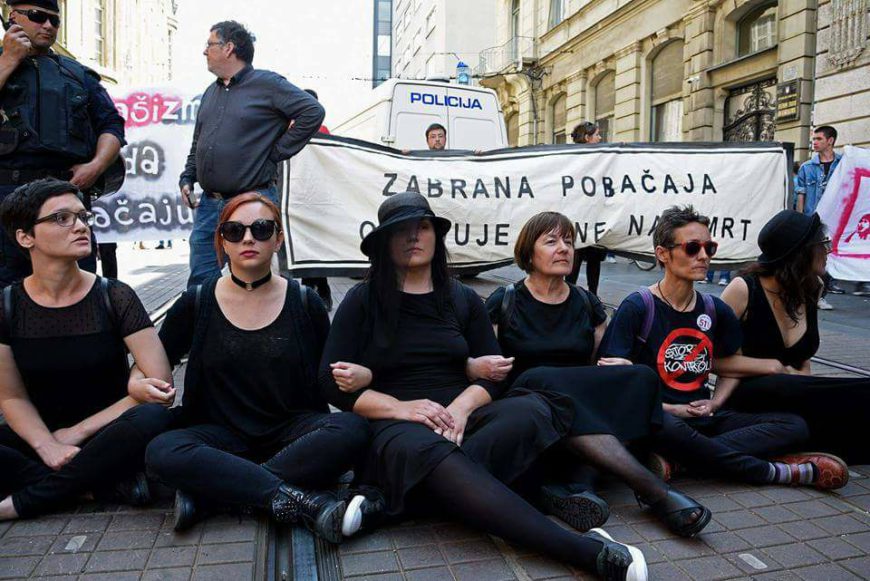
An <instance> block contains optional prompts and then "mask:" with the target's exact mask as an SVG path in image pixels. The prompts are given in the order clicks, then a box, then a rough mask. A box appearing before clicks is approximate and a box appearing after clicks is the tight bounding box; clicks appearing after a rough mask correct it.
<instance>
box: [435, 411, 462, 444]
mask: <svg viewBox="0 0 870 581" xmlns="http://www.w3.org/2000/svg"><path fill="white" fill-rule="evenodd" d="M447 411H448V412H450V415H452V416H453V428H452V429H450V430H447V431H442V430H440V429H439V430H435V433H436V434H440V435H442V436H444V437H445V438H447V439H448V440H450V441H451V442H453V443H454V444H456V445H457V446H461V445H462V440H463V438H464V437H465V426H466V424H468V416H470V415H471V412H469V411H467V410H466V409H465V408H464V407H461V406H458V405H456V404H455V403H452V404H450V405H449V406H447Z"/></svg>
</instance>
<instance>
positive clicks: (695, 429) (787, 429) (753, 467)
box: [654, 410, 809, 484]
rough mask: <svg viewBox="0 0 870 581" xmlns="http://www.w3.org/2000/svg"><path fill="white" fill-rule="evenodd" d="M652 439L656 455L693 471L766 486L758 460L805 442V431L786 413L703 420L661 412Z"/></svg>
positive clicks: (764, 464)
mask: <svg viewBox="0 0 870 581" xmlns="http://www.w3.org/2000/svg"><path fill="white" fill-rule="evenodd" d="M654 438H655V440H654V443H655V448H656V451H658V452H661V453H662V454H663V455H664V456H665V457H667V458H668V459H671V460H676V461H677V462H679V463H681V464H683V465H685V466H687V467H690V468H692V469H693V470H696V471H698V472H702V473H706V474H708V475H711V476H719V477H726V478H733V479H737V480H742V481H744V482H749V483H752V484H766V483H769V482H770V463H769V462H768V461H767V460H764V459H763V458H767V457H770V456H773V455H776V454H781V453H783V452H788V451H791V450H793V449H794V448H795V447H796V446H798V445H800V444H801V443H803V442H805V441H806V440H807V439H808V438H809V428H807V423H806V422H805V421H804V420H803V419H801V418H800V416H797V415H794V414H787V413H763V414H746V413H740V412H735V411H730V410H719V411H717V412H716V413H715V414H714V415H713V416H711V417H706V418H678V417H676V416H673V415H671V414H669V413H665V415H664V424H663V425H662V429H661V431H660V432H658V433H657V434H656V435H655V436H654Z"/></svg>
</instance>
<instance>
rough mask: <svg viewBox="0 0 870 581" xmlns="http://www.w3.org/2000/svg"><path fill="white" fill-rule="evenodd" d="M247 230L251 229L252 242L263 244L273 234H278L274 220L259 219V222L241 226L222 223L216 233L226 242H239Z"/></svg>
mask: <svg viewBox="0 0 870 581" xmlns="http://www.w3.org/2000/svg"><path fill="white" fill-rule="evenodd" d="M248 228H250V229H251V236H253V237H254V240H259V241H260V242H265V241H266V240H268V239H269V238H271V237H272V235H273V234H274V233H275V232H279V231H280V230H278V224H277V223H276V222H275V220H266V219H263V218H260V219H259V220H254V221H253V222H251V223H250V224H242V223H241V222H234V221H232V222H224V223H223V224H221V225H220V228H219V229H218V231H219V232H220V234H221V237H222V238H223V239H224V240H226V241H227V242H241V241H242V238H244V237H245V230H247V229H248Z"/></svg>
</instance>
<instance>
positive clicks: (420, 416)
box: [353, 389, 453, 433]
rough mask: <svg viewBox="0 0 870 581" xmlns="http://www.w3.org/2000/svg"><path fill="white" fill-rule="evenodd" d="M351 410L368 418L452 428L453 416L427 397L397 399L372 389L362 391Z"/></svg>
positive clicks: (431, 427) (434, 428)
mask: <svg viewBox="0 0 870 581" xmlns="http://www.w3.org/2000/svg"><path fill="white" fill-rule="evenodd" d="M353 411H354V413H357V414H359V415H361V416H362V417H364V418H368V419H370V420H404V421H407V422H417V423H420V424H423V425H425V426H426V427H428V428H429V429H431V430H441V431H442V432H444V431H447V430H449V429H452V428H453V417H452V416H451V415H450V413H449V412H448V411H447V410H446V409H444V407H443V406H441V405H439V404H437V403H435V402H433V401H430V400H428V399H417V400H413V401H399V400H398V399H396V398H394V397H392V396H390V395H387V394H385V393H381V392H379V391H375V390H373V389H368V390H366V391H364V392H363V393H362V395H360V396H359V398H357V400H356V402H354V405H353ZM439 433H440V432H439Z"/></svg>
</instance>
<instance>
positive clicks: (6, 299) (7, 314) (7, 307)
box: [3, 284, 13, 337]
mask: <svg viewBox="0 0 870 581" xmlns="http://www.w3.org/2000/svg"><path fill="white" fill-rule="evenodd" d="M12 312H13V309H12V285H11V284H10V285H9V286H7V287H6V288H4V289H3V325H4V326H5V327H6V329H5V331H6V336H7V337H11V336H12Z"/></svg>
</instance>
